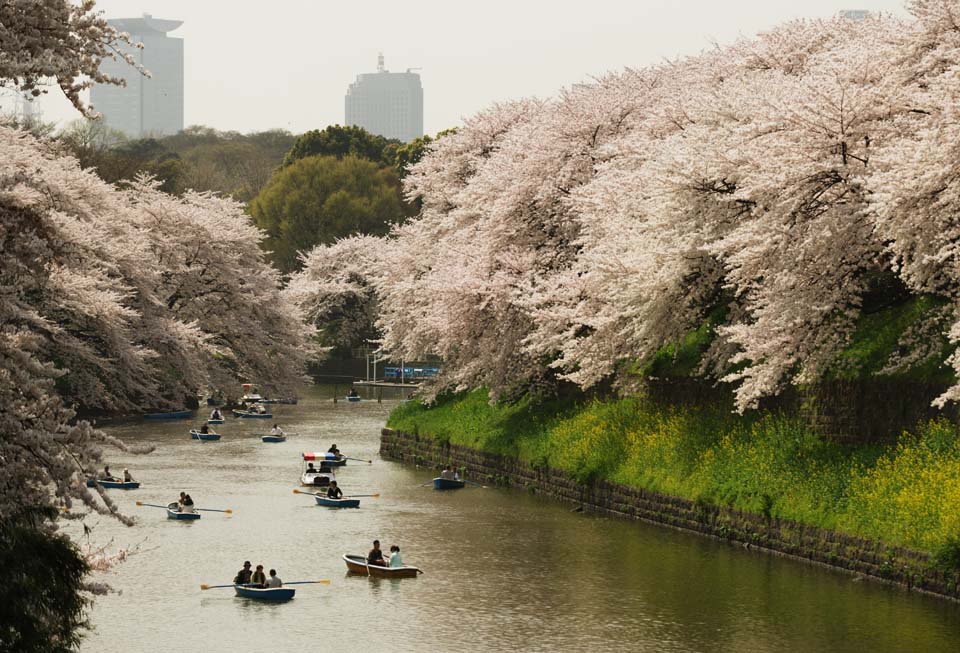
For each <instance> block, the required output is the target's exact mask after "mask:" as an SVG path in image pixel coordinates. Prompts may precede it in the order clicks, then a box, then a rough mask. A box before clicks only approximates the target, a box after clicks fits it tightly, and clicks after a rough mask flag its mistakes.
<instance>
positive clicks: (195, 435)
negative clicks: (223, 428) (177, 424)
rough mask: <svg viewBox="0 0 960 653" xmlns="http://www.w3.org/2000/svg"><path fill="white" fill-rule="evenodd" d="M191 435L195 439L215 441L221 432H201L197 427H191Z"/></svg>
mask: <svg viewBox="0 0 960 653" xmlns="http://www.w3.org/2000/svg"><path fill="white" fill-rule="evenodd" d="M190 437H191V438H193V439H194V440H204V441H208V442H213V441H216V440H219V439H220V434H219V433H201V432H200V431H198V430H196V429H190Z"/></svg>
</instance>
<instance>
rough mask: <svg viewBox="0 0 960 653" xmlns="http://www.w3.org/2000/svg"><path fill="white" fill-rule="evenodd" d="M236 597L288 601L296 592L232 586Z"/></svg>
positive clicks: (284, 588)
mask: <svg viewBox="0 0 960 653" xmlns="http://www.w3.org/2000/svg"><path fill="white" fill-rule="evenodd" d="M233 589H234V591H235V592H236V593H237V596H242V597H243V598H245V599H255V600H257V601H289V600H290V599H292V598H293V595H294V594H296V593H297V590H295V589H293V588H292V587H251V586H249V585H234V586H233Z"/></svg>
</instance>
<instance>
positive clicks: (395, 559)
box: [390, 544, 403, 567]
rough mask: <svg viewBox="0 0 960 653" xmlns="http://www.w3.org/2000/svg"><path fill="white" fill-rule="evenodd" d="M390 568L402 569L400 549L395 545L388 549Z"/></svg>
mask: <svg viewBox="0 0 960 653" xmlns="http://www.w3.org/2000/svg"><path fill="white" fill-rule="evenodd" d="M390 566H391V567H402V566H403V560H401V559H400V547H399V546H397V545H396V544H394V545H392V546H391V547H390Z"/></svg>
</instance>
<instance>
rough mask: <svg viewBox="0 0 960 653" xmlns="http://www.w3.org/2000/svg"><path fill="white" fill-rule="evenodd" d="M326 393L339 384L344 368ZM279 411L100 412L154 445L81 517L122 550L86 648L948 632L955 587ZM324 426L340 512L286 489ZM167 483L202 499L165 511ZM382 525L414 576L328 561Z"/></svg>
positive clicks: (878, 644) (375, 418)
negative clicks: (200, 434)
mask: <svg viewBox="0 0 960 653" xmlns="http://www.w3.org/2000/svg"><path fill="white" fill-rule="evenodd" d="M340 391H341V392H342V386H341V389H340ZM305 394H306V395H307V396H306V398H305V399H304V400H302V401H301V402H300V403H299V404H298V405H296V406H276V407H275V421H277V422H279V423H280V424H281V426H282V427H283V428H284V429H286V430H287V431H291V432H298V433H299V435H296V436H293V437H290V438H289V439H288V440H287V441H286V442H285V443H281V444H264V443H262V442H261V441H260V439H259V437H256V434H257V433H262V432H264V431H266V430H267V429H268V428H269V426H270V425H271V424H272V422H271V421H267V420H262V421H261V420H235V419H233V418H228V422H227V423H226V424H224V425H223V426H221V427H216V428H217V429H218V430H219V432H220V433H222V434H223V439H222V440H221V441H220V442H198V441H195V440H191V439H190V438H189V435H188V428H189V427H190V424H191V423H190V422H187V421H178V422H168V423H162V422H145V421H136V422H115V423H111V424H103V425H101V426H103V427H104V428H105V430H107V431H108V432H110V433H113V434H116V435H119V436H121V437H123V438H124V439H126V440H128V441H130V442H138V443H150V444H154V445H156V446H157V450H156V451H155V452H154V453H152V454H149V455H147V456H128V455H126V454H121V453H119V452H111V454H114V455H111V456H109V462H110V463H111V469H112V470H114V471H120V470H122V469H123V468H124V467H129V468H130V470H131V472H132V473H133V475H134V476H135V478H136V479H137V480H139V481H141V482H142V484H143V485H142V487H141V489H139V490H135V491H130V492H122V491H119V490H113V491H111V492H112V496H113V497H114V498H115V499H116V500H117V501H118V503H119V504H120V506H121V507H122V509H123V510H124V511H125V512H126V513H127V514H130V515H134V516H136V517H137V524H136V525H135V526H134V527H131V528H128V527H125V526H122V525H120V524H118V523H116V522H115V521H114V520H111V519H107V518H101V517H90V518H88V519H87V524H88V525H90V526H92V528H93V531H92V533H91V535H90V536H89V537H90V541H91V542H99V543H103V542H112V546H113V547H122V548H135V549H136V553H134V554H133V555H131V556H130V557H129V558H128V559H127V560H126V561H125V562H123V563H121V564H120V565H118V566H117V567H115V568H114V569H113V570H112V571H110V572H107V573H104V574H100V575H98V576H97V578H96V580H102V581H105V582H107V583H109V584H110V585H111V586H112V587H113V588H114V590H115V592H114V593H112V594H109V595H107V596H104V597H100V598H98V599H97V601H96V604H95V606H94V607H93V609H92V610H91V613H90V621H91V623H92V625H93V627H94V630H93V632H91V633H90V634H89V635H88V636H87V638H86V639H85V640H84V643H83V645H82V650H84V651H106V650H123V651H124V652H125V653H130V652H134V651H174V650H195V651H207V652H216V651H231V652H240V651H256V650H264V651H267V650H268V651H299V652H302V651H455V650H464V651H519V650H524V651H951V652H954V653H955V652H956V651H958V650H960V606H958V605H956V604H952V603H947V602H944V601H940V600H935V599H931V598H928V597H923V596H919V595H915V594H909V593H906V592H904V591H902V590H899V589H894V588H888V587H884V586H880V585H876V584H873V583H869V582H856V581H855V580H854V579H853V578H852V577H851V576H847V575H843V574H840V573H836V572H831V571H829V570H825V569H821V568H817V567H813V566H809V565H804V564H801V563H799V562H795V561H790V560H784V559H781V558H775V557H772V556H769V555H764V554H761V553H757V552H752V551H746V550H744V549H742V548H738V547H734V546H731V545H729V544H725V543H722V542H715V541H711V540H706V539H702V538H699V537H696V536H693V535H689V534H685V533H679V532H675V531H672V530H669V529H666V528H658V527H656V526H651V525H645V524H640V523H633V522H626V521H619V520H614V519H608V518H603V517H596V516H591V515H587V514H582V513H572V512H570V510H569V507H567V506H562V505H559V504H556V503H554V502H552V501H549V500H545V499H540V498H538V497H534V496H530V495H529V494H527V493H524V492H521V491H509V490H503V489H493V488H487V489H483V488H470V487H468V488H466V489H463V490H458V491H453V492H437V491H434V490H433V489H431V488H429V487H425V486H423V484H424V483H427V482H429V480H430V479H431V477H432V476H434V474H433V472H432V471H431V470H428V469H417V468H414V467H412V466H407V465H401V464H398V463H393V462H387V461H384V460H381V459H380V458H379V457H378V455H377V451H378V447H379V430H380V428H381V427H382V426H383V424H384V422H385V420H386V418H387V415H388V413H389V411H390V409H391V408H392V407H393V406H395V405H396V401H395V400H394V401H388V400H386V399H385V400H384V402H383V403H382V404H381V403H378V402H377V401H376V400H372V399H371V400H366V401H362V402H360V403H347V402H345V401H339V402H338V403H337V404H334V403H333V401H332V395H333V390H332V388H331V387H323V386H319V387H314V388H310V389H309V390H307V391H306V392H305ZM332 443H336V444H337V445H339V447H340V449H341V451H343V452H344V453H345V454H346V455H348V456H353V457H356V458H363V459H370V460H372V461H373V462H372V464H364V463H354V462H350V463H349V464H348V465H347V466H345V467H343V468H340V469H339V471H338V473H337V479H338V482H339V483H340V484H341V486H342V487H343V489H344V490H345V492H346V493H347V494H360V493H363V494H368V493H375V492H379V493H380V494H381V496H380V498H378V499H363V500H362V502H361V506H360V508H359V509H357V510H339V511H337V510H332V509H327V508H321V507H319V506H317V505H315V503H314V501H313V499H312V497H309V496H303V495H295V494H293V492H292V490H293V489H294V488H298V487H299V474H300V464H301V463H300V452H302V451H313V450H316V451H325V450H326V449H327V448H328V447H329V446H330V444H332ZM181 490H183V491H186V492H188V493H190V494H191V495H192V497H193V498H194V501H195V502H196V504H197V505H198V506H199V507H209V508H230V509H232V510H233V511H234V513H233V515H232V516H227V515H224V514H220V513H213V512H206V513H203V517H202V519H200V520H199V521H196V522H192V523H189V522H177V521H173V520H168V519H166V514H165V512H164V511H163V510H160V509H157V508H148V507H138V506H136V505H135V502H136V501H137V500H141V501H144V502H149V503H157V504H165V503H168V502H169V501H173V500H175V499H176V497H177V496H178V495H179V492H180V491H181ZM374 538H379V539H380V541H381V542H382V543H383V544H384V548H388V547H389V546H390V545H391V544H398V545H399V546H400V547H401V551H402V554H403V559H404V561H405V562H406V563H408V564H413V565H417V566H419V567H421V568H422V569H423V570H424V574H423V575H422V576H420V577H418V578H415V579H405V580H384V579H376V578H366V577H354V576H348V575H347V574H346V567H345V565H344V563H343V561H342V558H341V556H342V555H343V554H344V553H358V554H364V553H366V552H367V550H368V549H369V548H370V544H371V541H372V540H373V539H374ZM244 560H250V561H251V562H253V564H254V565H257V564H263V565H264V567H265V568H266V569H270V568H271V567H272V568H275V569H277V571H278V574H279V576H280V577H281V578H282V579H283V580H285V581H294V580H314V579H330V581H331V583H330V584H329V585H298V586H296V587H297V594H296V598H295V599H293V600H292V601H290V602H288V603H284V604H276V605H270V604H264V603H258V602H252V601H249V600H246V599H241V598H236V597H235V596H234V593H233V590H232V589H211V590H207V591H201V590H200V585H201V583H207V584H211V585H214V584H224V583H229V582H230V581H231V580H232V578H233V576H234V574H235V573H236V572H237V571H238V570H239V569H240V566H241V564H242V563H243V561H244Z"/></svg>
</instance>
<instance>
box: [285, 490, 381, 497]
mask: <svg viewBox="0 0 960 653" xmlns="http://www.w3.org/2000/svg"><path fill="white" fill-rule="evenodd" d="M293 493H294V494H309V495H310V496H314V497H323V498H324V499H329V498H330V497H328V496H327V495H326V494H318V493H317V492H304V491H303V490H294V491H293ZM360 497H374V498H379V497H380V493H379V492H377V493H376V494H351V495H350V496H347V495H346V494H344V495H343V497H341V498H343V499H359V498H360Z"/></svg>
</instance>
